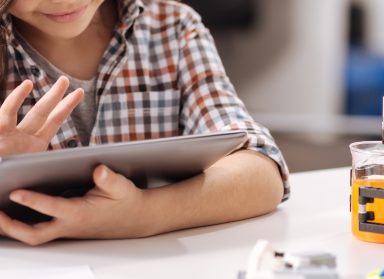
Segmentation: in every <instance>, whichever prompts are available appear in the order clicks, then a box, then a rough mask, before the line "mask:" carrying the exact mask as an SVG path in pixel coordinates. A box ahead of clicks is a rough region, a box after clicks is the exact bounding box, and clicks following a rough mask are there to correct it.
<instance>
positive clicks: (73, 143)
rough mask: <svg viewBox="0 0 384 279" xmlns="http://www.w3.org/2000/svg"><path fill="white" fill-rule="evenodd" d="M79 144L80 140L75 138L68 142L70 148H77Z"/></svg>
mask: <svg viewBox="0 0 384 279" xmlns="http://www.w3.org/2000/svg"><path fill="white" fill-rule="evenodd" d="M78 145H79V144H78V142H77V141H76V140H74V139H71V140H69V141H68V142H67V147H69V148H75V147H77V146H78Z"/></svg>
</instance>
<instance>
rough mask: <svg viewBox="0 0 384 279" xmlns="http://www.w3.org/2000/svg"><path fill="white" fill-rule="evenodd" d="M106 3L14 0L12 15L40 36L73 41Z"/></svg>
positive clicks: (99, 1)
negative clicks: (71, 39)
mask: <svg viewBox="0 0 384 279" xmlns="http://www.w3.org/2000/svg"><path fill="white" fill-rule="evenodd" d="M103 2H104V0H27V1H26V0H14V1H13V3H12V5H11V7H10V8H9V12H10V13H11V14H12V15H13V16H15V17H16V18H18V19H19V20H20V21H21V22H22V23H27V24H28V25H29V26H30V27H32V30H30V31H32V32H34V31H36V32H37V33H40V35H45V36H52V37H59V38H67V39H68V38H74V37H76V36H78V35H80V34H81V33H82V32H83V31H84V30H85V29H86V28H87V27H88V26H89V24H90V22H91V21H92V19H93V18H94V16H95V14H96V12H97V11H98V9H99V7H100V5H101V4H102V3H103Z"/></svg>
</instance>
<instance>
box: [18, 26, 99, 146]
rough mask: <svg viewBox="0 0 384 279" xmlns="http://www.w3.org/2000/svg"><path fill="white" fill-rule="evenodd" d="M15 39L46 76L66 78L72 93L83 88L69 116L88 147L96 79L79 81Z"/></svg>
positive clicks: (29, 46)
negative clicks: (82, 92)
mask: <svg viewBox="0 0 384 279" xmlns="http://www.w3.org/2000/svg"><path fill="white" fill-rule="evenodd" d="M16 37H17V39H18V40H19V42H20V44H21V45H22V46H23V48H24V50H25V51H26V52H27V53H28V55H29V56H30V57H31V58H32V59H33V60H34V61H35V62H36V64H37V65H39V67H40V68H41V69H42V70H43V71H45V72H46V73H47V76H48V77H49V78H50V79H51V80H52V83H53V82H55V81H56V80H57V79H58V78H59V77H60V76H62V75H64V76H66V77H67V78H68V79H69V81H70V85H69V88H68V90H69V91H73V90H75V89H77V88H83V89H84V92H85V95H84V99H83V101H82V102H81V103H80V104H79V105H78V106H77V107H76V108H75V109H74V111H73V112H72V114H71V116H72V119H73V121H74V124H75V126H76V129H77V131H78V133H79V136H80V140H81V144H82V145H88V144H89V139H90V136H91V133H92V129H93V125H94V123H95V119H96V113H97V108H96V78H93V79H91V80H79V79H76V78H74V77H71V76H69V75H68V74H66V73H64V72H63V71H61V70H60V69H58V68H57V67H55V66H54V65H53V64H51V63H50V62H49V61H48V60H47V59H46V58H45V57H44V56H42V55H41V54H40V53H39V52H38V51H37V50H36V49H34V48H33V47H32V46H31V45H30V44H29V43H28V42H27V41H26V40H25V39H24V38H23V37H22V36H21V35H20V34H19V33H16Z"/></svg>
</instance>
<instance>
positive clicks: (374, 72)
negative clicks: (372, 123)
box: [345, 47, 384, 115]
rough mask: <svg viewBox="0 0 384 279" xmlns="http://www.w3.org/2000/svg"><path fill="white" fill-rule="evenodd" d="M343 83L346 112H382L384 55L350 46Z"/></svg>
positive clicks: (353, 113)
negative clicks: (344, 85)
mask: <svg viewBox="0 0 384 279" xmlns="http://www.w3.org/2000/svg"><path fill="white" fill-rule="evenodd" d="M345 83H346V113H347V114H349V115H381V114H382V99H383V96H384V57H381V56H376V55H373V54H371V53H369V52H367V51H365V50H364V49H363V48H358V47H352V48H351V49H350V51H349V53H348V56H347V61H346V69H345Z"/></svg>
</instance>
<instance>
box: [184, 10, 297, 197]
mask: <svg viewBox="0 0 384 279" xmlns="http://www.w3.org/2000/svg"><path fill="white" fill-rule="evenodd" d="M179 49H180V60H179V69H178V73H179V77H178V83H179V84H178V86H179V88H180V89H181V91H182V94H183V96H182V109H181V118H180V126H181V127H182V129H183V133H184V134H196V133H204V132H209V131H223V130H244V131H247V134H248V139H247V141H246V142H245V143H244V145H243V146H242V147H241V148H244V149H252V150H256V151H258V152H260V153H262V154H264V155H266V156H268V157H270V158H271V159H273V160H274V161H275V162H276V164H277V165H278V167H279V170H280V174H281V177H282V180H283V182H284V196H283V199H282V201H285V200H287V199H288V198H289V194H290V190H289V188H290V187H289V179H288V177H289V171H288V167H287V164H286V162H285V160H284V157H283V155H282V153H281V151H280V149H279V148H278V146H277V145H276V143H275V141H274V139H273V137H272V135H271V134H270V132H269V130H268V129H267V128H266V127H264V126H262V125H261V124H259V123H257V122H255V121H254V120H253V119H252V117H251V116H250V114H249V113H248V111H247V109H246V107H245V105H244V103H243V102H242V101H241V100H240V99H239V97H238V95H237V94H236V91H235V89H234V87H233V85H232V83H231V82H230V80H229V78H228V76H227V75H226V73H225V70H224V67H223V64H222V62H221V60H220V57H219V55H218V52H217V49H216V47H215V43H214V41H213V39H212V36H211V34H210V32H209V30H208V29H207V28H206V27H205V26H204V25H203V24H202V22H201V19H200V17H199V15H197V14H196V13H195V12H194V11H193V10H192V9H190V8H188V7H185V8H184V12H183V13H182V16H181V24H180V40H179Z"/></svg>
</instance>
